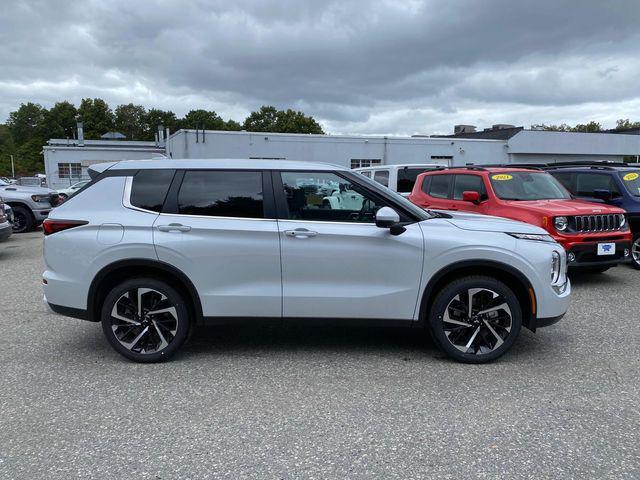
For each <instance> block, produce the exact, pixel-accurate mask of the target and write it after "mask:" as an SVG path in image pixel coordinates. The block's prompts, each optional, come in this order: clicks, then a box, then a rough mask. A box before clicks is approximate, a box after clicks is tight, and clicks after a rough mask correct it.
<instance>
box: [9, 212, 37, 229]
mask: <svg viewBox="0 0 640 480" xmlns="http://www.w3.org/2000/svg"><path fill="white" fill-rule="evenodd" d="M11 208H13V233H24V232H30V231H31V230H33V229H34V227H35V226H36V221H35V220H34V218H33V215H31V212H30V211H29V209H28V208H26V207H21V206H18V205H16V206H13V207H11Z"/></svg>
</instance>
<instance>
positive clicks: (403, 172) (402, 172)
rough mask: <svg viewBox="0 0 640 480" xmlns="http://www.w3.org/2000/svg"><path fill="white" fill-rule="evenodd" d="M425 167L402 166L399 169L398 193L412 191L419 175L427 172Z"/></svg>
mask: <svg viewBox="0 0 640 480" xmlns="http://www.w3.org/2000/svg"><path fill="white" fill-rule="evenodd" d="M425 171H426V169H424V168H407V167H405V168H401V169H399V170H398V193H411V191H412V190H413V186H414V185H415V184H416V178H418V175H420V174H421V173H423V172H425Z"/></svg>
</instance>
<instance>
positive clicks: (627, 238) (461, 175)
mask: <svg viewBox="0 0 640 480" xmlns="http://www.w3.org/2000/svg"><path fill="white" fill-rule="evenodd" d="M409 199H410V200H411V201H412V202H413V203H415V204H416V205H419V206H421V207H423V208H434V209H442V210H462V211H467V212H473V213H480V214H485V215H495V216H498V217H505V218H511V219H513V220H520V221H522V222H527V223H530V224H532V225H536V226H539V227H542V228H544V229H545V230H546V231H547V232H549V234H550V235H551V236H552V237H553V238H554V239H555V240H556V241H557V242H558V243H560V244H561V245H562V246H563V247H564V248H565V250H566V251H567V254H568V258H569V267H570V268H574V269H578V268H580V269H583V270H584V271H590V272H592V273H600V272H604V271H606V270H608V269H609V268H611V267H614V266H616V265H618V264H620V263H623V262H628V261H630V255H631V238H632V237H631V232H630V230H629V224H628V221H627V216H626V214H625V211H624V210H622V209H621V208H618V207H614V206H610V205H602V204H594V203H591V202H586V201H583V200H577V199H573V198H572V197H571V194H570V193H569V192H568V191H567V190H566V189H565V188H564V187H563V186H562V184H561V183H560V182H558V181H557V180H556V179H555V178H554V177H553V176H551V175H549V174H548V173H546V172H544V171H542V170H541V169H539V168H525V167H520V168H513V167H480V166H468V167H461V168H449V169H445V170H439V171H434V172H428V173H424V174H421V175H420V176H419V177H418V180H417V181H416V184H415V186H414V188H413V192H412V193H411V196H410V197H409Z"/></svg>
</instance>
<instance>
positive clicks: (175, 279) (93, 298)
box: [87, 258, 203, 324]
mask: <svg viewBox="0 0 640 480" xmlns="http://www.w3.org/2000/svg"><path fill="white" fill-rule="evenodd" d="M144 276H151V277H153V278H158V279H160V280H165V281H167V283H169V284H170V285H171V286H172V287H174V288H177V289H178V290H180V291H181V293H182V294H183V295H185V298H186V299H187V300H190V302H189V310H190V313H191V314H192V315H193V316H194V318H195V323H196V324H200V323H202V318H203V316H202V303H201V301H200V296H199V295H198V291H197V290H196V288H195V286H194V285H193V283H192V282H191V280H189V277H187V275H185V274H184V273H183V272H182V271H180V270H178V269H177V268H176V267H174V266H173V265H170V264H168V263H165V262H161V261H159V260H151V259H143V258H140V259H127V260H120V261H117V262H114V263H111V264H109V265H107V266H105V267H103V268H102V269H101V270H100V271H99V272H98V273H97V274H96V276H95V277H94V278H93V280H92V282H91V285H90V286H89V292H88V294H87V319H88V320H90V321H92V322H99V321H100V308H101V305H102V301H103V300H104V298H105V297H106V296H107V294H108V293H109V291H110V290H111V288H113V287H114V286H115V285H117V284H118V283H119V282H121V281H123V280H126V279H128V278H134V277H144Z"/></svg>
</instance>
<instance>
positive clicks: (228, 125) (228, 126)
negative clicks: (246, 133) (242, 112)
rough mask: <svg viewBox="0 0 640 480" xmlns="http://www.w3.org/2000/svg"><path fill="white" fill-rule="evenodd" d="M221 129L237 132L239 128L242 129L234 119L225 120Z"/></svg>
mask: <svg viewBox="0 0 640 480" xmlns="http://www.w3.org/2000/svg"><path fill="white" fill-rule="evenodd" d="M223 130H229V131H234V132H239V131H240V130H242V125H240V124H239V123H238V122H236V121H235V120H227V121H226V122H225V125H224V129H223Z"/></svg>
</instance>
